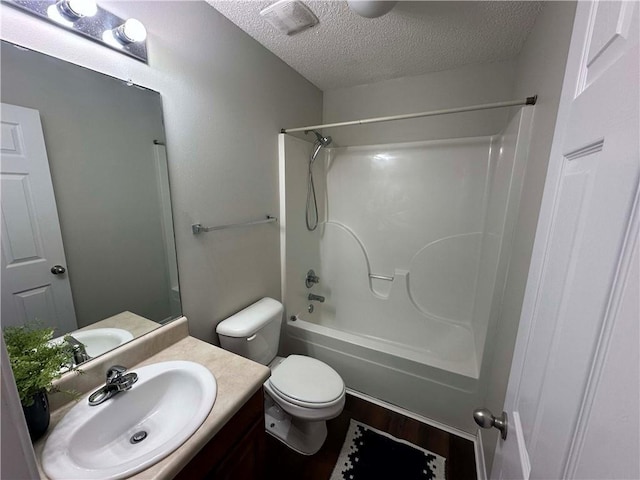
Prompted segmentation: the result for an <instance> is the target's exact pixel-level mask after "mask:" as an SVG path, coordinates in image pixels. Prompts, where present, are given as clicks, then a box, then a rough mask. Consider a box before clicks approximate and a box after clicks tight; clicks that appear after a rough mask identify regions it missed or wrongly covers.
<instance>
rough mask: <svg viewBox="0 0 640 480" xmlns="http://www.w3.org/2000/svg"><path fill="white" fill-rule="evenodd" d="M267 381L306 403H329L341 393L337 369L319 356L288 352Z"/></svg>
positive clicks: (284, 393) (282, 391)
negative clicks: (316, 357) (322, 360)
mask: <svg viewBox="0 0 640 480" xmlns="http://www.w3.org/2000/svg"><path fill="white" fill-rule="evenodd" d="M269 381H270V382H271V386H272V387H274V388H275V389H276V390H277V391H278V392H279V393H281V394H282V395H284V396H286V397H289V398H292V399H294V400H298V401H301V402H306V403H329V402H332V401H334V400H336V399H337V398H339V397H340V396H341V395H342V394H343V393H344V382H343V381H342V378H341V377H340V375H338V372H336V371H335V370H334V369H333V368H331V367H330V366H329V365H327V364H326V363H323V362H321V361H320V360H316V359H315V358H311V357H305V356H302V355H289V356H288V357H287V358H286V359H285V360H284V361H283V362H282V363H281V364H280V365H279V366H278V368H276V369H275V370H274V371H273V373H272V374H271V378H270V379H269Z"/></svg>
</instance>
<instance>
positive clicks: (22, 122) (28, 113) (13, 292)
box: [0, 104, 77, 333]
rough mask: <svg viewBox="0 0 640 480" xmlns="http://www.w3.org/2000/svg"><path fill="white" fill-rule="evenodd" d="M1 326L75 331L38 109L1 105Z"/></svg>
mask: <svg viewBox="0 0 640 480" xmlns="http://www.w3.org/2000/svg"><path fill="white" fill-rule="evenodd" d="M0 132H1V133H2V144H1V147H2V150H1V155H2V158H1V162H2V168H1V171H0V191H1V195H2V197H1V200H2V201H1V206H2V299H1V300H2V324H3V325H23V324H24V323H25V322H26V321H33V320H38V321H40V322H42V323H43V324H44V325H47V326H51V327H60V329H61V330H62V332H65V333H66V332H69V331H73V330H75V329H76V328H77V324H76V317H75V311H74V308H73V299H72V296H71V286H70V284H69V278H68V276H67V275H66V274H58V275H53V274H52V272H51V267H53V266H54V265H62V266H65V267H66V260H65V255H64V248H63V244H62V234H61V232H60V223H59V220H58V212H57V210H56V203H55V197H54V193H53V184H52V182H51V174H50V171H49V162H48V159H47V152H46V149H45V144H44V136H43V133H42V125H41V123H40V115H39V113H38V111H37V110H32V109H28V108H22V107H17V106H14V105H7V104H2V122H1V130H0Z"/></svg>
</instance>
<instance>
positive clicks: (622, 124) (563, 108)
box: [492, 2, 640, 479]
mask: <svg viewBox="0 0 640 480" xmlns="http://www.w3.org/2000/svg"><path fill="white" fill-rule="evenodd" d="M639 58H640V53H639V51H638V8H637V7H636V5H635V2H628V3H627V2H593V3H591V2H590V3H587V2H583V3H579V5H578V7H577V11H576V20H575V24H574V31H573V36H572V42H571V48H570V51H569V58H568V62H567V71H566V74H565V83H564V85H563V91H562V96H561V101H560V109H559V113H558V124H557V126H556V131H555V135H554V141H553V145H552V151H551V157H550V161H549V171H548V175H547V180H546V184H545V192H544V198H543V203H542V207H541V211H540V218H539V223H538V230H537V232H536V244H535V247H534V253H533V257H532V263H531V269H530V275H529V281H528V284H527V291H526V295H525V301H524V306H523V311H522V316H521V323H520V328H519V331H518V338H517V341H516V350H515V353H514V362H513V365H512V370H511V375H510V379H509V387H508V391H507V398H506V402H505V410H506V411H507V413H508V415H509V418H510V419H512V421H515V420H521V426H522V438H520V437H519V436H518V435H510V437H508V438H507V440H506V442H502V441H501V442H500V444H499V447H498V449H497V451H496V457H495V459H494V467H493V471H492V478H527V468H526V465H525V463H526V462H525V460H526V457H527V455H528V458H529V460H530V464H531V473H530V477H531V478H545V479H547V478H583V477H584V475H585V472H590V473H589V474H588V475H587V476H588V477H589V478H603V479H604V478H606V479H610V478H638V477H639V476H640V465H638V461H637V458H638V457H637V448H636V449H635V450H633V447H634V445H635V446H637V445H638V443H639V442H638V438H637V437H638V429H637V427H638V424H637V421H638V420H637V418H638V414H637V409H638V404H637V403H636V404H635V415H632V414H627V415H626V416H623V417H617V415H616V411H615V410H611V411H607V410H605V409H604V407H603V406H604V405H606V402H605V403H600V404H597V405H600V407H599V408H596V409H594V405H596V403H595V399H598V398H602V397H603V396H604V397H605V398H607V399H608V402H609V404H608V406H610V407H612V406H613V405H616V407H615V408H621V409H622V410H623V411H627V412H633V411H634V410H633V409H631V410H629V408H628V405H627V407H626V408H625V407H624V405H626V403H628V402H622V403H620V402H618V403H616V401H617V399H614V398H612V397H610V396H607V395H605V392H606V391H610V390H611V389H614V390H619V391H627V392H629V393H630V394H632V393H633V392H634V391H636V393H637V390H638V388H640V385H639V379H638V375H637V374H636V375H635V376H632V377H628V376H627V375H625V374H623V373H621V372H626V371H629V370H633V369H634V368H635V371H636V372H637V368H636V367H637V362H636V365H635V366H634V365H631V364H630V363H629V360H627V359H632V358H637V357H638V348H639V347H638V343H637V336H636V342H635V343H634V344H631V343H629V342H624V336H620V338H619V339H618V340H617V343H615V344H614V343H612V342H613V340H612V338H615V337H613V336H612V332H614V331H617V330H619V328H617V327H618V325H627V324H628V323H629V318H628V315H630V313H629V312H630V311H631V310H630V309H627V310H624V309H622V308H621V307H620V305H621V298H622V297H623V294H622V292H623V291H625V285H626V284H627V283H628V281H627V279H628V277H629V272H636V273H635V275H637V269H636V270H633V269H631V265H632V261H631V258H632V254H631V252H632V251H633V249H634V248H636V247H635V245H636V242H637V240H638V224H639V221H638V215H639V213H638V181H639V178H640V147H639V145H638V135H639V132H640V119H639V117H640V107H639V104H640V98H639V94H638V91H639V81H640V64H639ZM635 281H636V283H637V279H635ZM632 283H633V282H632ZM629 295H634V296H635V297H634V298H633V300H635V304H636V305H637V303H638V302H639V301H640V298H639V297H640V292H638V291H637V289H636V291H634V292H631V293H629ZM633 300H632V302H631V303H633ZM636 310H637V309H636ZM622 313H625V314H624V315H623V314H622ZM631 314H632V313H631ZM625 315H626V316H625ZM635 321H636V323H637V316H636V317H635ZM636 330H637V328H636ZM631 331H632V330H629V333H631ZM613 345H615V346H613ZM619 349H626V351H625V354H624V355H622V356H619V363H618V364H616V367H617V368H614V367H613V365H612V364H611V358H612V357H611V352H613V351H616V352H617V351H618V350H619ZM605 366H607V367H608V370H607V371H608V372H610V375H614V376H613V377H611V376H609V377H606V376H603V374H602V372H603V371H605ZM615 372H619V373H615ZM604 389H606V390H604ZM631 396H632V397H633V398H636V397H637V395H635V396H634V395H633V394H632V395H631ZM611 418H617V423H616V422H614V423H615V428H612V427H611ZM632 418H635V423H634V422H633V421H631V422H630V421H628V420H629V419H632ZM516 423H517V422H516ZM516 430H517V429H516ZM595 444H606V445H608V446H610V447H611V448H610V450H612V451H614V452H618V453H617V454H616V455H609V456H602V455H598V456H588V455H583V454H582V452H583V449H584V448H585V446H588V447H589V448H593V445H595ZM523 451H524V452H525V453H527V455H524V456H523V454H522V453H523ZM620 457H624V458H629V457H631V458H633V459H635V461H626V462H620V461H618V459H619V458H620ZM595 472H600V474H596V473H595ZM580 475H582V477H581V476H580Z"/></svg>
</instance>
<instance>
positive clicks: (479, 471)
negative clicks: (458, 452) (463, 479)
mask: <svg viewBox="0 0 640 480" xmlns="http://www.w3.org/2000/svg"><path fill="white" fill-rule="evenodd" d="M474 450H475V454H476V475H477V476H478V480H487V465H486V464H485V463H484V445H483V443H482V430H481V429H478V434H477V436H476V441H475V442H474Z"/></svg>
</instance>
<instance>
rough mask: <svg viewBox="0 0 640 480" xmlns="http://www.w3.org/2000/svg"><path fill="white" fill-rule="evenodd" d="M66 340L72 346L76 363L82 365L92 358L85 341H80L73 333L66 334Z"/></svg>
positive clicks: (74, 362)
mask: <svg viewBox="0 0 640 480" xmlns="http://www.w3.org/2000/svg"><path fill="white" fill-rule="evenodd" d="M64 341H65V342H67V343H68V344H69V345H70V346H71V351H72V353H73V364H74V365H80V364H81V363H84V362H86V361H87V360H91V357H90V356H89V354H88V353H87V349H86V347H85V345H84V343H82V342H80V341H79V340H78V339H77V338H75V337H74V336H72V335H65V337H64Z"/></svg>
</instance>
